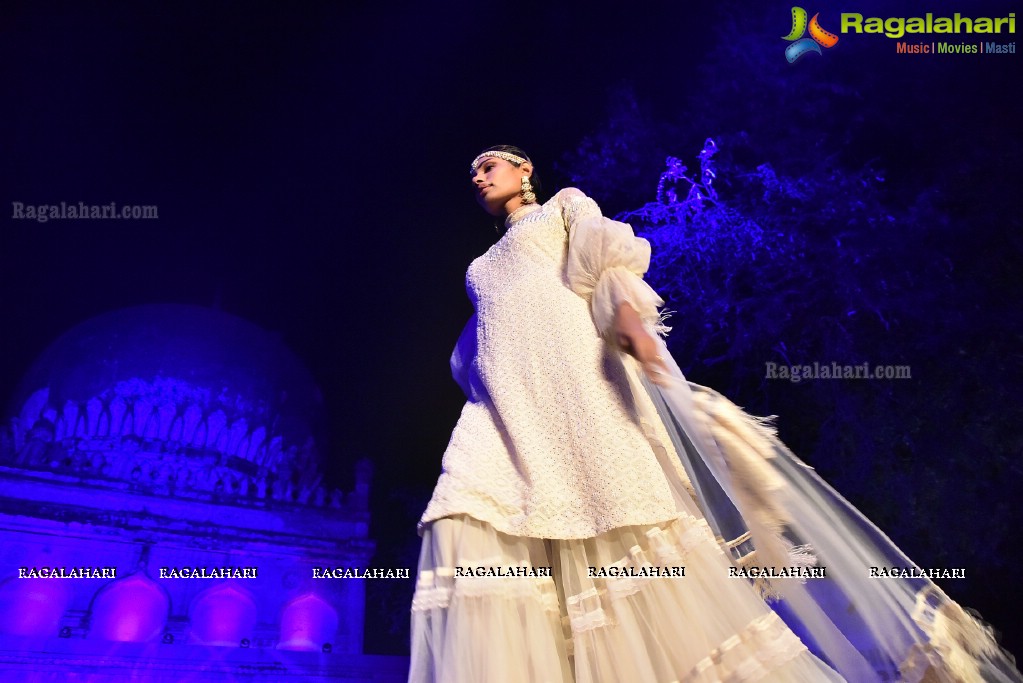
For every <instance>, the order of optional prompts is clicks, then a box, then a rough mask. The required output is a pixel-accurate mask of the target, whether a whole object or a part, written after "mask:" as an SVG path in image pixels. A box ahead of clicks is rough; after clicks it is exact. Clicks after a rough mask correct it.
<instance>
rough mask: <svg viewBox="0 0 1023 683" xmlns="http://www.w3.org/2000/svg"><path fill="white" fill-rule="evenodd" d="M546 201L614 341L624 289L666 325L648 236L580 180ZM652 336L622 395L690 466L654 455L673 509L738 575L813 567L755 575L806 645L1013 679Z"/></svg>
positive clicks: (963, 625)
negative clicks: (703, 523) (692, 518)
mask: <svg viewBox="0 0 1023 683" xmlns="http://www.w3.org/2000/svg"><path fill="white" fill-rule="evenodd" d="M552 201H555V202H557V203H558V206H559V207H560V208H561V211H562V214H563V216H564V219H565V225H566V230H567V232H568V252H567V262H566V278H567V280H568V283H569V285H570V286H571V288H572V289H573V290H574V291H575V292H576V293H577V294H579V295H580V296H582V297H583V298H585V299H587V300H588V301H589V302H590V307H591V311H592V313H593V319H594V324H595V325H596V327H597V330H598V331H599V332H600V334H601V335H602V336H604V337H605V338H606V339H608V341H609V343H611V344H614V343H615V342H614V336H615V335H614V329H613V327H614V317H615V312H616V311H617V309H618V307H619V306H620V305H621V304H622V303H628V304H630V305H631V306H632V307H633V308H635V309H636V311H637V312H638V313H639V315H640V318H641V319H642V320H643V321H644V323H645V325H646V327H647V329H648V330H649V331H650V332H651V333H665V332H666V331H667V329H668V328H666V327H665V326H664V325H663V320H662V318H661V316H660V314H659V313H658V308H659V307H660V306H661V305H662V304H663V301H662V300H661V298H660V297H659V296H658V295H657V293H656V292H655V291H654V290H653V289H651V288H650V286H649V285H648V284H647V283H646V282H644V281H643V274H644V273H646V270H647V268H648V267H649V262H650V245H649V243H647V241H646V240H644V239H642V238H639V237H636V236H635V234H634V233H633V231H632V228H631V227H630V226H629V225H627V224H625V223H620V222H617V221H614V220H611V219H608V218H606V217H604V216H603V215H602V214H601V212H600V209H599V207H598V206H597V204H596V203H595V202H594V201H593V200H592V199H590V198H588V197H586V195H584V194H583V193H582V192H580V191H579V190H576V189H574V188H568V189H566V190H562V191H561V192H559V193H558V195H556V196H555V198H554V199H553V200H552ZM658 343H659V345H660V350H659V353H660V355H661V357H662V358H663V359H664V361H665V363H666V365H667V366H668V369H669V372H668V374H667V375H664V376H663V377H662V379H663V382H661V383H660V385H654V384H652V383H651V382H650V381H649V380H648V379H647V378H646V376H645V374H644V373H643V371H642V369H641V368H640V367H639V365H638V363H637V362H636V361H635V360H634V359H633V358H632V357H630V356H627V355H625V354H622V362H623V363H625V364H626V366H627V367H628V368H629V373H628V374H629V379H630V383H631V384H632V390H633V392H634V393H636V394H637V396H640V395H641V394H642V393H645V394H648V395H649V397H650V399H651V400H652V405H653V408H650V407H649V405H650V402H647V401H641V400H637V401H635V402H634V403H635V405H636V406H637V410H638V411H639V416H638V417H639V419H640V421H641V422H646V423H647V424H654V421H657V420H659V421H661V422H662V423H663V424H664V426H665V428H666V429H667V432H668V435H669V438H670V439H671V441H672V442H673V445H674V450H675V452H676V453H677V454H678V456H679V458H681V460H682V465H683V468H682V469H684V472H685V475H687V476H688V478H689V481H688V482H687V481H685V476H684V475H683V474H682V473H681V472H680V471H679V470H680V468H679V467H678V463H677V462H662V463H661V466H662V469H663V470H664V472H665V476H666V477H667V478H668V480H669V482H670V483H671V485H672V489H673V492H674V495H675V496H676V498H677V499H678V500H679V509H685V508H687V507H689V506H687V505H685V504H684V502H685V497H689V498H690V500H691V499H692V494H693V493H695V501H696V503H697V505H698V506H699V507H700V509H701V510H702V511H703V513H704V516H705V517H706V519H707V522H708V523H709V524H710V526H711V528H712V529H713V531H714V532H715V534H716V536H717V537H718V539H719V543H720V544H721V545H722V546H723V547H724V549H725V550H726V551H727V552H728V554H729V556H730V557H731V558H732V561H733V563H734V565H735V566H736V568H737V569H743V570H745V574H746V575H749V574H753V573H754V572H753V571H752V570H754V569H757V570H761V569H762V568H766V569H767V571H770V570H771V568H777V569H779V570H781V569H784V568H790V569H791V568H795V569H796V570H797V571H796V573H801V570H800V568H803V569H805V568H807V567H810V566H814V567H816V568H818V569H823V572H819V573H823V574H824V576H823V577H820V578H810V579H807V580H801V579H799V578H770V577H765V576H762V575H761V576H757V577H756V578H755V579H754V585H755V586H756V588H757V589H758V590H759V591H760V593H761V595H763V596H764V597H765V598H766V599H768V600H769V601H771V602H772V606H773V607H774V608H775V610H776V611H777V612H778V613H779V614H781V615H782V616H783V617H784V618H785V619H786V621H787V622H788V623H789V625H790V627H791V628H792V629H793V630H794V631H796V632H797V633H798V634H799V635H800V636H801V637H802V638H803V639H804V642H806V644H807V645H808V646H809V647H810V648H811V649H813V650H815V652H816V653H817V654H818V655H819V656H821V657H822V658H824V659H825V660H827V661H828V662H829V663H830V664H831V665H832V666H833V667H834V668H835V669H836V670H837V671H838V672H839V673H840V674H842V675H843V676H844V677H845V678H846V679H848V680H850V681H857V683H861V682H866V681H890V680H903V681H908V682H910V683H916V682H917V681H927V682H932V681H941V682H945V681H949V682H951V681H968V682H970V683H973V682H980V681H984V682H991V681H997V682H1005V681H1023V676H1021V674H1020V673H1019V671H1017V670H1016V668H1015V662H1014V660H1013V658H1012V656H1011V655H1010V654H1008V653H1007V652H1005V651H1004V650H1002V649H1001V648H1000V647H999V646H998V645H997V643H996V642H995V639H994V636H993V634H992V631H991V629H990V628H989V627H988V626H987V625H985V624H983V623H982V622H980V621H979V620H978V619H976V618H974V617H973V616H972V615H971V614H969V613H967V611H966V610H964V609H963V608H962V607H960V606H959V605H958V604H956V603H955V602H954V601H953V600H951V599H950V598H949V597H948V596H947V595H945V593H944V592H943V591H942V590H941V589H940V588H939V587H938V586H937V585H935V584H934V582H932V581H931V580H930V579H929V578H924V577H918V578H902V577H901V576H876V575H874V576H872V575H871V572H872V569H873V568H876V570H881V569H882V568H887V569H888V570H890V569H891V568H892V567H897V568H900V569H901V568H915V567H916V565H915V564H914V563H913V562H912V561H911V560H910V559H909V558H908V557H906V555H905V554H904V553H903V552H902V551H901V550H899V548H898V547H897V546H896V545H895V544H894V543H892V541H891V540H889V539H888V538H887V537H886V536H885V535H884V533H883V532H881V531H880V530H879V529H878V528H877V527H875V526H874V525H873V524H872V523H871V522H870V520H868V519H867V518H866V517H864V516H863V515H862V514H861V513H860V512H859V511H858V510H857V509H856V508H854V507H853V506H852V505H851V504H850V503H849V502H848V501H846V500H845V499H844V498H842V496H841V495H839V494H838V493H837V492H836V491H835V490H834V489H832V488H831V487H830V486H829V485H828V484H827V483H826V482H825V481H824V480H823V479H821V478H820V477H819V476H818V475H817V474H816V473H815V472H814V471H813V469H812V468H811V467H809V466H807V465H806V464H804V463H803V462H801V461H800V460H799V459H798V458H797V457H796V456H795V455H793V454H792V452H791V451H789V450H788V448H786V447H785V445H784V444H782V443H781V441H779V440H778V438H777V436H776V435H775V433H774V431H773V430H772V429H771V428H770V427H769V426H768V425H767V423H766V422H765V421H764V420H759V419H757V418H754V417H752V416H750V415H747V414H746V413H744V412H743V411H742V410H740V409H739V408H738V407H737V406H735V405H734V404H733V403H731V402H730V401H728V399H726V398H724V397H723V396H721V395H720V394H718V393H717V392H715V391H714V390H712V389H708V388H707V387H703V386H700V385H697V384H692V383H690V382H688V381H687V380H686V378H685V376H684V375H683V374H682V371H681V370H680V369H679V367H678V365H677V364H676V363H675V361H674V359H672V357H671V354H670V353H669V352H668V349H667V347H666V346H665V345H664V342H663V340H661V339H660V338H659V337H658ZM648 433H653V432H652V430H651V431H650V432H648ZM662 450H663V452H659V456H658V457H662V458H670V457H671V456H669V455H665V454H666V453H669V452H670V449H662ZM757 573H759V574H763V573H764V572H763V571H758V572H757ZM895 573H896V574H899V573H900V572H898V571H896V572H895ZM907 573H910V574H912V575H916V574H919V573H920V572H916V571H912V572H907ZM736 580H747V579H745V578H742V579H736ZM680 637H681V636H680Z"/></svg>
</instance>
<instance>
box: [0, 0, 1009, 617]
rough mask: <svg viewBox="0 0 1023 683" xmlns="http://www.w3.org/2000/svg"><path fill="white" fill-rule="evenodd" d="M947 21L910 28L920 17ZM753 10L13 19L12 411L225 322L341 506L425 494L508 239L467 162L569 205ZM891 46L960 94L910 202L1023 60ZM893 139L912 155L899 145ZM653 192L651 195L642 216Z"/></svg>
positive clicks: (2, 108)
mask: <svg viewBox="0 0 1023 683" xmlns="http://www.w3.org/2000/svg"><path fill="white" fill-rule="evenodd" d="M694 4H695V5H698V6H696V7H694ZM772 4H773V5H775V6H776V11H775V14H776V15H777V22H776V23H775V24H774V25H770V26H765V27H764V34H763V40H764V41H772V42H775V43H777V45H778V60H777V69H778V71H779V73H780V74H783V73H785V72H786V70H791V69H797V68H800V67H801V66H806V65H807V64H805V63H803V62H799V63H797V64H794V65H790V64H788V63H786V62H785V60H784V58H783V56H782V50H783V48H784V45H785V43H784V42H783V41H781V40H780V36H782V35H784V34H785V33H787V32H788V30H789V9H790V6H791V5H790V4H788V3H781V2H774V3H772ZM762 5H763V6H767V5H766V4H763V3H762ZM939 5H940V7H938V6H939ZM946 5H948V3H932V4H931V5H927V4H926V3H898V4H897V6H898V7H899V8H903V9H905V8H908V11H907V12H906V13H907V14H913V13H917V14H919V13H923V12H926V11H934V12H944V11H946V9H945V6H946ZM804 6H805V7H807V9H808V11H809V12H810V13H811V14H813V13H814V12H816V11H820V12H821V21H822V23H824V24H825V26H829V27H830V28H831V30H833V31H837V30H838V14H839V13H840V12H842V11H863V12H864V13H867V14H869V13H876V12H882V11H884V12H887V11H894V10H883V8H885V7H894V6H895V5H893V4H892V3H880V2H876V1H871V2H861V3H859V5H856V3H833V2H828V3H826V4H824V5H818V6H815V7H812V6H809V5H804ZM640 7H642V8H643V9H642V10H640V9H638V8H640ZM965 7H966V5H963V6H962V7H959V8H952V9H949V10H948V11H952V10H953V9H959V11H962V12H967V11H968V12H970V13H973V14H975V15H977V16H981V15H985V14H990V15H992V16H1004V15H1005V14H1006V13H1007V12H1008V11H1013V10H1014V9H1015V8H1016V7H1018V3H1004V2H1002V3H999V2H986V3H968V9H966V8H965ZM736 11H742V10H741V5H729V4H724V5H721V4H719V3H711V2H703V3H685V2H669V3H641V4H637V3H605V4H595V3H532V2H514V3H511V2H509V3H491V2H484V3H457V2H446V3H407V4H402V3H385V2H373V3H370V2H346V3H340V2H338V3H306V2H303V3H274V4H267V5H266V6H259V5H258V4H257V3H240V2H239V3H223V2H215V3H199V2H181V3H157V4H149V3H145V4H143V3H122V4H120V5H116V4H114V5H111V4H104V5H102V6H101V7H96V8H94V7H90V6H88V5H87V4H85V3H69V4H67V5H51V4H49V3H29V2H22V3H10V2H8V3H4V5H3V6H2V7H0V84H2V89H3V93H4V97H3V104H2V105H0V174H2V175H0V199H2V200H3V207H4V208H3V211H2V212H0V216H2V218H0V269H2V270H0V316H2V319H3V320H4V321H5V323H4V325H3V330H4V332H3V334H2V335H0V353H2V359H3V360H2V363H0V399H4V400H6V398H7V397H9V396H11V395H12V393H13V392H14V390H15V388H16V387H17V384H18V382H19V380H20V378H21V376H22V375H23V374H24V372H25V371H26V369H27V368H28V367H29V366H30V365H31V363H32V361H33V360H34V359H35V358H36V356H37V355H38V354H39V353H40V352H41V351H42V350H43V349H44V348H45V347H46V346H47V345H48V344H49V343H50V342H51V341H53V340H54V339H55V338H56V337H58V336H59V335H60V334H61V333H63V332H64V331H66V330H67V329H69V328H70V327H72V326H74V325H76V324H78V323H80V322H82V321H84V320H87V319H89V318H91V317H93V316H96V315H99V314H101V313H104V312H107V311H110V310H114V309H117V308H121V307H125V306H131V305H138V304H145V303H164V302H168V303H170V302H173V303H188V304H196V305H204V306H215V307H218V308H220V309H222V310H224V311H226V312H229V313H232V314H235V315H238V316H241V317H243V318H245V319H247V320H249V321H251V322H253V323H255V324H257V325H259V326H261V327H263V328H266V329H269V330H273V331H277V332H280V333H281V334H282V336H283V338H284V340H285V342H286V343H287V344H288V346H289V347H290V348H291V349H292V350H294V351H295V353H296V354H298V355H299V356H300V357H301V358H302V359H303V360H304V361H305V363H306V364H307V365H308V367H309V369H310V370H311V372H312V373H313V375H314V376H315V377H316V379H317V380H318V381H319V383H320V387H321V389H322V391H323V394H324V398H325V401H326V405H327V410H328V415H329V425H328V430H329V436H330V444H331V445H330V453H329V459H330V461H329V464H328V467H329V469H330V474H331V476H332V478H333V480H334V481H336V482H337V483H338V484H339V485H341V486H342V487H344V488H348V487H349V485H350V481H351V477H352V462H353V461H354V459H355V458H356V457H359V456H362V455H367V456H369V457H371V458H372V459H373V460H374V461H375V462H376V463H377V476H376V480H375V484H374V491H373V495H374V500H375V501H376V503H375V505H376V506H377V508H381V507H382V506H386V504H387V503H386V502H387V500H388V498H387V492H388V491H393V490H399V491H400V490H406V489H407V490H409V491H413V492H414V491H425V494H426V495H428V493H429V487H430V485H431V484H432V482H433V481H434V480H435V478H436V476H437V474H438V473H439V469H440V456H441V454H442V452H443V450H444V447H445V444H446V443H447V439H448V436H449V434H450V431H451V428H452V427H453V426H454V423H455V420H456V419H457V417H458V413H459V410H460V408H461V405H462V403H463V401H464V398H463V397H462V395H461V392H460V390H459V388H458V387H457V385H456V384H455V383H454V382H453V381H452V380H451V379H450V371H449V368H448V356H449V354H450V351H451V348H452V346H453V344H454V342H455V339H456V338H457V336H458V333H459V332H460V331H461V328H462V326H463V324H464V323H465V320H466V319H467V318H468V316H469V315H470V313H471V307H470V304H469V301H468V299H467V298H466V295H465V291H464V272H465V268H466V266H467V265H468V264H469V262H470V261H471V260H472V259H473V258H474V257H476V256H477V255H479V254H480V253H482V252H483V251H484V250H485V249H486V248H487V246H488V245H489V244H491V243H492V242H493V241H494V240H495V239H496V236H497V235H496V233H495V231H494V228H493V227H492V223H491V221H490V219H489V218H488V217H487V216H486V215H485V214H483V213H482V211H480V209H479V208H478V207H477V206H476V204H475V202H474V201H473V199H472V196H471V193H470V192H469V182H468V164H469V162H470V161H471V159H472V158H473V157H474V156H475V155H476V153H478V152H479V151H480V150H481V149H482V148H484V147H485V146H487V145H490V144H495V143H510V144H517V145H520V146H522V147H524V148H525V149H527V150H528V151H529V152H530V154H531V155H532V156H533V158H534V160H535V161H536V163H537V166H538V168H539V171H540V173H541V175H542V177H543V178H544V180H545V183H546V185H547V189H548V190H553V189H556V188H557V187H560V186H562V185H563V184H565V182H566V179H565V178H563V177H559V175H558V173H557V172H556V171H555V170H554V164H555V163H556V162H557V161H558V160H559V159H562V158H563V157H564V156H565V155H566V154H568V153H570V152H571V151H572V150H574V149H575V148H576V147H577V146H578V145H579V144H580V141H581V140H582V139H583V138H584V136H586V135H588V134H590V133H592V132H593V131H595V130H596V129H597V128H598V127H599V126H600V125H601V124H602V122H603V121H604V120H605V119H606V118H607V110H608V106H609V98H611V97H612V96H613V93H615V92H616V89H619V88H621V87H623V86H625V87H628V88H631V89H632V91H633V92H635V94H636V96H637V99H638V100H639V101H641V102H643V103H644V105H645V106H647V107H649V109H650V111H651V112H652V114H653V115H655V116H657V117H659V118H661V119H667V120H675V121H678V122H684V121H685V118H686V103H687V102H689V101H691V98H693V97H695V96H698V93H697V92H694V85H693V84H694V83H695V82H696V74H697V73H698V71H699V69H700V68H701V66H703V61H702V59H703V57H704V55H705V54H707V52H708V50H710V49H711V48H712V47H713V45H714V44H715V43H716V42H717V41H721V40H728V39H729V38H728V36H727V35H722V34H721V33H720V32H719V31H718V30H717V26H718V25H719V23H720V22H721V20H722V18H723V16H724V14H725V13H727V12H736ZM843 40H845V41H847V43H849V44H853V43H854V38H853V37H847V38H843ZM879 40H882V41H886V42H884V43H881V42H877V41H875V42H873V43H870V45H871V46H873V47H870V48H865V47H863V46H864V45H867V43H865V42H861V43H859V45H860V49H861V50H863V49H873V50H875V51H877V52H880V51H881V50H882V49H883V50H885V51H886V56H887V58H888V59H889V60H890V63H891V66H892V68H893V69H895V70H901V71H900V74H901V77H902V78H907V79H911V80H913V81H914V83H915V85H916V87H921V84H923V86H924V87H928V86H929V87H930V88H932V89H933V90H935V91H940V92H941V95H940V97H938V98H937V99H936V100H935V101H936V102H938V104H939V106H938V107H937V108H933V107H932V106H931V105H928V110H927V111H921V112H920V114H921V118H920V125H921V126H925V127H926V126H928V125H933V126H934V130H935V131H936V132H935V133H934V135H933V137H932V138H931V139H930V144H929V145H928V149H926V150H907V152H909V153H908V154H906V155H903V156H901V157H900V163H901V164H902V167H901V168H897V167H896V168H894V169H893V173H894V174H895V176H896V177H897V176H898V175H899V174H900V173H901V174H902V175H904V176H907V177H908V176H910V175H912V174H913V173H914V172H915V170H916V168H915V165H916V164H924V163H925V162H924V161H923V160H926V163H927V164H954V163H955V160H954V159H949V158H946V157H943V155H942V153H941V150H942V145H943V144H944V140H945V138H946V137H947V135H948V131H949V130H957V129H958V130H960V134H962V135H969V134H971V131H970V126H971V125H972V121H973V119H972V118H970V117H971V116H972V115H971V114H969V112H970V111H971V110H974V109H975V110H976V111H977V112H978V114H977V115H978V116H981V114H980V113H979V112H987V113H988V114H990V112H991V111H992V110H997V109H998V108H1002V109H1003V110H1004V111H1005V112H1016V113H1018V111H1019V107H1018V104H1017V105H1013V106H1009V105H1007V104H1006V98H1008V97H1010V96H1009V95H1008V94H1007V93H1011V92H1012V91H1014V90H1015V91H1018V87H1019V82H1020V81H1019V78H1018V76H1019V67H1018V65H1019V57H1018V56H1017V55H1004V56H1001V57H998V58H996V57H995V56H994V55H992V56H991V59H990V60H983V61H981V60H975V61H972V62H969V63H967V62H966V61H965V60H958V61H954V60H952V59H948V60H945V61H932V62H929V63H918V64H914V65H913V66H912V67H906V66H905V65H906V64H907V62H906V61H905V60H908V59H914V58H912V57H907V56H899V57H896V56H895V54H894V50H893V48H892V47H891V41H887V39H879ZM882 44H883V47H881V45H882ZM841 47H842V45H841V44H840V46H839V48H841ZM887 52H891V54H887ZM836 55H838V51H837V50H836V52H835V54H825V55H823V56H818V55H808V56H807V57H806V58H804V62H806V63H809V62H811V60H819V62H818V63H815V64H810V65H809V66H808V68H818V69H822V73H824V71H823V68H824V67H823V66H822V65H825V64H826V62H825V60H827V59H834V60H835V64H836V69H837V68H839V67H838V66H837V65H839V64H841V67H840V68H842V69H850V68H855V65H854V64H853V63H851V62H849V61H848V60H846V61H844V62H843V61H840V60H841V57H840V56H836ZM995 59H998V60H1000V61H997V63H996V61H995ZM878 61H881V62H882V63H884V60H883V59H880V60H879V59H878V58H877V55H875V56H874V59H873V63H874V64H875V65H876V64H877V63H878ZM907 68H911V69H912V73H909V72H907V71H906V69H907ZM889 76H890V74H887V73H885V72H883V71H882V72H879V73H878V74H877V82H876V87H877V88H879V89H881V88H893V87H899V86H898V84H897V83H895V84H893V83H892V82H891V81H889V80H887V79H888V77H889ZM719 77H720V78H722V79H730V80H732V81H733V82H734V84H735V87H736V88H737V89H738V90H739V91H741V90H742V88H743V87H744V85H745V83H744V79H745V78H746V77H747V75H746V73H745V72H744V71H743V69H742V65H741V64H736V66H735V69H734V70H732V71H730V72H728V73H721V74H720V75H719ZM977 82H981V83H983V84H984V86H983V87H970V88H969V90H968V91H966V90H957V88H960V87H961V88H967V87H968V84H970V83H974V84H976V83H977ZM871 96H872V93H871V92H870V91H869V90H868V91H866V92H864V93H863V97H865V98H870V97H871ZM967 97H968V98H969V99H970V102H969V105H968V106H966V105H964V103H963V99H964V98H967ZM736 102H737V105H736V108H735V109H733V110H730V111H728V112H727V116H728V117H730V118H731V119H735V118H737V117H738V118H741V117H743V116H750V117H752V116H756V115H757V107H758V103H757V102H756V101H752V100H748V99H745V100H744V99H743V98H741V97H739V98H737V99H736ZM945 105H947V106H945ZM905 106H907V107H912V106H916V105H915V104H914V103H913V102H912V101H911V100H910V99H909V98H907V101H906V103H905ZM724 114H725V113H723V115H724ZM947 117H959V118H961V121H962V126H958V125H957V124H956V123H955V122H952V123H953V125H948V124H949V122H950V120H949V119H948V118H947ZM982 118H983V117H982ZM957 120H958V119H957ZM983 120H985V121H987V120H991V119H987V118H984V119H983ZM998 120H1001V121H1003V124H1000V125H1003V126H1004V127H1003V128H999V129H997V130H996V133H995V134H998V135H1004V136H1007V137H1010V138H1011V139H1012V140H1013V141H1014V142H1015V143H1016V144H1017V145H1018V141H1019V138H1020V128H1019V120H1018V119H1016V118H1012V119H1011V122H1010V119H1009V117H1008V115H1007V114H1006V115H1003V116H1002V118H1001V119H998ZM935 121H943V125H941V126H937V125H935ZM877 125H878V129H879V131H881V132H880V133H879V134H882V133H883V134H884V135H888V136H891V140H889V141H887V142H890V144H893V145H898V144H899V141H900V136H899V134H898V132H897V131H895V132H893V131H890V130H886V129H885V126H884V122H883V121H881V120H879V121H878V122H877ZM939 130H940V131H941V132H940V133H939V132H937V131H939ZM712 132H713V131H707V132H706V134H711V133H712ZM988 134H991V131H990V130H989V131H988ZM879 144H881V143H879ZM695 151H696V150H695V149H694V150H679V154H687V155H691V154H692V153H693V152H695ZM660 163H661V160H660V159H655V160H652V168H654V169H656V168H657V167H658V166H659V164H660ZM920 170H923V167H922V166H921V167H920ZM655 184H656V170H655V172H654V175H653V176H652V177H651V196H650V197H640V198H638V201H639V202H643V201H648V200H650V199H652V192H653V187H654V186H655ZM582 189H583V190H586V188H585V187H584V188H582ZM598 199H599V197H598ZM18 201H20V202H24V203H25V204H57V203H60V202H61V201H65V202H68V203H77V202H79V201H84V202H86V203H88V204H106V203H109V202H111V201H115V202H117V203H118V204H146V205H152V204H155V205H157V206H158V208H159V219H158V220H151V221H143V220H139V221H131V220H128V221H114V220H106V221H99V220H96V221H50V222H47V223H38V222H35V221H30V220H12V219H11V215H12V211H11V208H12V202H18ZM1004 201H1005V202H1006V205H1015V206H1017V207H1018V205H1019V199H1018V196H1005V197H1004ZM421 503H424V504H425V500H422V501H421ZM418 506H419V503H418V502H415V501H414V502H413V503H412V504H411V507H413V508H416V507H418ZM386 519H389V520H390V521H389V522H386V523H384V522H380V521H379V520H386ZM414 522H415V519H414V517H413V518H411V519H406V518H405V517H401V515H397V516H395V517H388V516H387V514H384V513H381V515H379V516H378V521H377V527H376V529H375V535H376V536H377V537H378V539H379V540H380V541H381V542H383V543H386V542H388V540H390V539H393V538H396V537H397V536H396V535H402V534H404V535H405V537H406V538H407V536H414V533H415V532H414ZM388 524H391V525H392V526H388ZM400 524H407V525H408V526H405V527H400ZM1000 627H1001V628H1002V629H1003V630H1007V631H1008V630H1011V629H1012V625H1011V624H1000Z"/></svg>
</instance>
